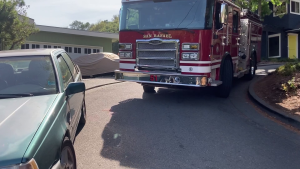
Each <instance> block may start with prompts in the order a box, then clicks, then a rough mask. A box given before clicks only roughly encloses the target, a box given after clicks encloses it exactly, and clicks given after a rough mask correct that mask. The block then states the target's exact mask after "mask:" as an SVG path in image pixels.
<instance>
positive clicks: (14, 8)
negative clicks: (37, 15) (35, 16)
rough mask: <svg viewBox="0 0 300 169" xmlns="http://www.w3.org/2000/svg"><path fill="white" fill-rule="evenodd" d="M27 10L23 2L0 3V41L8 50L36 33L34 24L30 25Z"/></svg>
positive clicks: (9, 0) (7, 1)
mask: <svg viewBox="0 0 300 169" xmlns="http://www.w3.org/2000/svg"><path fill="white" fill-rule="evenodd" d="M28 8H29V6H26V5H25V2H24V0H1V1H0V20H1V22H0V39H1V41H2V42H3V43H4V44H5V46H6V47H8V48H9V49H10V50H12V49H14V48H15V46H18V45H20V44H22V43H24V42H25V40H26V38H27V37H29V36H30V35H31V34H34V33H37V32H38V29H37V28H36V27H35V24H34V23H30V21H29V18H28V17H27V12H26V11H27V9H28Z"/></svg>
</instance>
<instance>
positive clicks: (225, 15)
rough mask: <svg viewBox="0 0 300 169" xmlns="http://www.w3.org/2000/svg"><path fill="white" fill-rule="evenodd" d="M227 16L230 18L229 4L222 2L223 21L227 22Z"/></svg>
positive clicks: (223, 22)
mask: <svg viewBox="0 0 300 169" xmlns="http://www.w3.org/2000/svg"><path fill="white" fill-rule="evenodd" d="M227 18H228V4H227V3H222V4H221V18H220V19H221V23H222V24H225V25H226V24H227Z"/></svg>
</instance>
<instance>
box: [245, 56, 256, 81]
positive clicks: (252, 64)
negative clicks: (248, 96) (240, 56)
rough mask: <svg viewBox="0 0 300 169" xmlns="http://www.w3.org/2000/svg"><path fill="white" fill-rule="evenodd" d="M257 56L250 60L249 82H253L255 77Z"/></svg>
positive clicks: (247, 76)
mask: <svg viewBox="0 0 300 169" xmlns="http://www.w3.org/2000/svg"><path fill="white" fill-rule="evenodd" d="M255 58H256V57H255V55H252V56H251V60H250V69H249V72H248V74H247V75H246V78H247V80H252V79H253V78H254V76H255V70H256V59H255Z"/></svg>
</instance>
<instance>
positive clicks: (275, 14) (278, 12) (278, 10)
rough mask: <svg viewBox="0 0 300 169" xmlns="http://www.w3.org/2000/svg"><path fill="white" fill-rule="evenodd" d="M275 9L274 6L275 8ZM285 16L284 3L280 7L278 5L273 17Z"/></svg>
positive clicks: (285, 7) (285, 8)
mask: <svg viewBox="0 0 300 169" xmlns="http://www.w3.org/2000/svg"><path fill="white" fill-rule="evenodd" d="M275 8H276V6H275ZM284 14H287V5H286V3H285V2H283V3H282V5H280V6H279V7H278V8H277V9H276V11H275V12H274V13H273V16H280V15H284Z"/></svg>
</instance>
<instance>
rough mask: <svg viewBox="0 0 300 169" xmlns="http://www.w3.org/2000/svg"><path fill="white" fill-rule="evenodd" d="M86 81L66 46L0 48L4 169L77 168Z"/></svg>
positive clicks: (0, 151)
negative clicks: (1, 50) (76, 154)
mask: <svg viewBox="0 0 300 169" xmlns="http://www.w3.org/2000/svg"><path fill="white" fill-rule="evenodd" d="M81 80H82V75H81V72H80V69H79V67H78V66H77V65H76V64H74V63H73V62H72V60H71V59H70V57H69V56H68V54H67V53H66V52H65V51H64V50H62V49H35V50H13V51H4V52H0V169H49V168H53V169H56V168H68V169H76V156H75V151H74V148H73V142H74V139H75V136H76V130H77V127H78V125H79V123H82V124H84V123H85V122H86V108H85V101H84V100H85V84H84V83H83V82H81Z"/></svg>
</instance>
